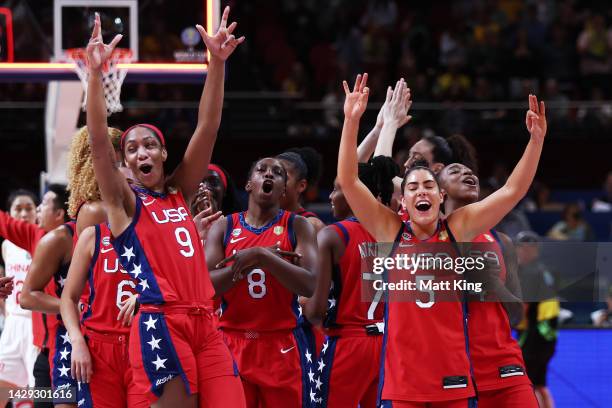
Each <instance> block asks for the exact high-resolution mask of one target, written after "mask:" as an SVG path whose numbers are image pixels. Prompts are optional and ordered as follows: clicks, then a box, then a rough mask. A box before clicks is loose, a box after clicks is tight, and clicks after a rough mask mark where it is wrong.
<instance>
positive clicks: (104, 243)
mask: <svg viewBox="0 0 612 408" xmlns="http://www.w3.org/2000/svg"><path fill="white" fill-rule="evenodd" d="M102 245H104V246H109V245H110V237H104V238H102Z"/></svg>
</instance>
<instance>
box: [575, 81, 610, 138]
mask: <svg viewBox="0 0 612 408" xmlns="http://www.w3.org/2000/svg"><path fill="white" fill-rule="evenodd" d="M589 99H590V100H591V102H593V103H594V104H595V106H594V107H581V108H579V109H578V112H577V113H576V117H577V118H578V120H579V121H580V126H581V127H582V128H583V129H584V133H585V134H597V133H600V132H604V131H605V130H606V129H608V128H610V125H611V124H612V104H610V103H609V102H606V100H607V99H608V98H606V96H605V94H604V91H603V89H602V88H601V87H599V86H593V87H592V88H591V95H590V98H589Z"/></svg>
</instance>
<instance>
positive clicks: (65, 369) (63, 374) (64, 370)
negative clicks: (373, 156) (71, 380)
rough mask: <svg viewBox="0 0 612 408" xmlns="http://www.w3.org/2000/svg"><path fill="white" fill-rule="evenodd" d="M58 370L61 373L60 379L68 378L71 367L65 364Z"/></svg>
mask: <svg viewBox="0 0 612 408" xmlns="http://www.w3.org/2000/svg"><path fill="white" fill-rule="evenodd" d="M57 369H58V371H59V372H60V377H68V371H70V367H66V366H65V365H64V364H62V366H61V367H58V368H57Z"/></svg>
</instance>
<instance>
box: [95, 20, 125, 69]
mask: <svg viewBox="0 0 612 408" xmlns="http://www.w3.org/2000/svg"><path fill="white" fill-rule="evenodd" d="M121 38H123V36H122V35H121V34H117V35H116V36H115V38H113V40H112V41H111V42H110V44H104V41H103V39H102V30H101V24H100V14H98V13H96V18H95V20H94V28H93V31H92V33H91V38H90V39H89V44H87V48H86V52H87V66H88V67H89V71H90V72H99V71H101V70H102V69H103V68H105V67H106V66H107V65H108V60H109V58H110V56H111V55H112V53H113V51H114V50H115V47H116V46H117V44H118V43H119V41H121Z"/></svg>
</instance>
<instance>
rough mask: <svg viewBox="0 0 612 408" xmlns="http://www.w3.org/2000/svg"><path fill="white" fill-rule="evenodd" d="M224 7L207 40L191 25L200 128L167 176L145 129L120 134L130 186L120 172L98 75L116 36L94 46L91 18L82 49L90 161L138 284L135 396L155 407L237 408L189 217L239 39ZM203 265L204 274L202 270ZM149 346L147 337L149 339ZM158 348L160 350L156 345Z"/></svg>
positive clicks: (233, 375)
mask: <svg viewBox="0 0 612 408" xmlns="http://www.w3.org/2000/svg"><path fill="white" fill-rule="evenodd" d="M228 14H229V7H226V8H225V10H224V12H223V16H222V18H221V25H220V27H219V30H218V31H217V33H216V34H215V35H214V36H209V35H208V34H207V33H206V31H205V30H204V28H202V27H201V26H197V28H198V30H199V31H200V34H201V35H202V39H203V40H204V43H205V44H206V46H207V48H208V50H209V51H210V53H211V60H210V64H209V66H208V75H207V78H206V83H205V85H204V92H203V94H202V99H201V101H200V108H199V113H198V124H197V127H196V129H195V132H194V134H193V136H192V138H191V140H190V142H189V145H188V146H187V150H186V152H185V155H184V157H183V160H182V161H181V163H180V164H179V165H178V167H177V169H176V170H175V172H174V173H173V174H172V175H170V176H169V177H166V175H165V174H164V168H163V163H164V161H165V160H166V158H167V151H166V147H165V138H164V135H163V134H162V132H161V131H160V130H159V129H157V128H156V127H155V126H152V125H147V124H143V125H135V126H132V127H131V128H129V129H127V130H126V131H125V132H124V133H123V135H122V137H121V151H122V153H123V158H124V162H125V163H126V165H127V167H128V168H129V169H130V170H131V172H132V176H133V184H132V186H131V187H130V185H128V183H127V182H126V180H125V178H124V177H123V175H122V174H121V172H120V171H119V170H118V168H117V167H116V164H115V160H114V152H113V148H112V145H111V143H110V142H109V141H108V139H107V138H106V134H107V127H108V126H107V118H106V107H105V100H104V94H103V88H102V78H101V72H102V67H103V66H104V63H105V62H106V61H108V59H109V57H110V55H111V54H112V51H113V49H114V47H115V46H116V45H117V43H118V42H119V40H120V39H121V36H116V37H115V38H114V39H113V41H112V42H111V43H110V45H106V44H104V43H103V42H102V36H101V31H100V17H99V15H97V14H96V18H95V23H94V29H93V33H92V36H91V39H90V42H89V44H88V46H87V58H88V69H89V83H88V92H87V127H88V130H89V132H90V136H91V140H90V142H91V147H92V154H93V159H94V161H93V165H94V171H95V174H96V178H97V180H98V183H99V186H100V191H101V195H102V199H103V201H104V204H105V207H106V210H107V214H108V219H109V222H110V230H111V233H112V236H113V237H114V238H115V239H114V240H113V241H112V242H113V247H114V248H115V250H116V251H117V254H118V255H119V260H120V262H121V264H122V266H123V267H124V269H125V270H126V271H128V273H130V275H131V276H132V277H133V278H134V279H136V280H137V282H138V285H137V288H138V291H139V295H140V297H139V299H140V303H141V307H140V310H139V313H138V315H137V316H136V318H135V319H136V321H135V322H134V324H132V330H131V332H130V345H129V350H130V352H129V355H130V363H131V366H132V370H133V378H134V386H133V390H132V391H133V392H134V393H139V394H141V395H146V396H147V398H148V400H149V402H150V403H151V404H153V406H154V407H175V406H181V407H194V406H196V405H197V404H198V400H199V406H201V407H218V406H221V405H223V406H227V407H241V406H244V394H243V391H242V387H241V384H240V380H239V378H238V377H237V372H236V370H235V366H234V364H233V361H232V357H231V355H230V353H229V350H228V349H227V346H226V345H225V344H224V343H223V340H222V338H221V335H220V333H218V332H217V331H216V328H215V327H214V324H213V321H214V317H213V310H212V298H213V296H214V288H213V286H212V284H211V282H210V278H209V275H208V273H207V271H206V269H205V259H204V252H203V248H202V246H201V245H200V242H199V238H198V235H197V231H196V228H195V226H194V224H193V222H192V219H191V216H190V215H189V212H188V208H189V206H188V204H187V203H188V202H190V201H191V200H192V199H193V197H194V196H195V194H196V192H197V189H198V185H199V183H200V181H201V180H202V178H203V177H204V175H205V174H206V171H207V167H208V163H209V161H210V156H211V153H212V149H213V146H214V142H215V139H216V137H217V131H218V128H219V123H220V120H221V108H222V104H223V81H224V63H225V60H226V59H227V58H228V57H229V56H230V55H231V54H232V52H233V51H234V49H235V48H236V47H237V46H238V45H239V44H240V43H241V42H243V41H244V37H241V38H239V39H236V38H235V37H234V36H233V35H232V32H233V31H234V29H235V28H236V23H232V24H231V25H229V27H228V26H227V19H228ZM203 268H204V269H203ZM154 340H155V341H154ZM158 347H159V348H158Z"/></svg>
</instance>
